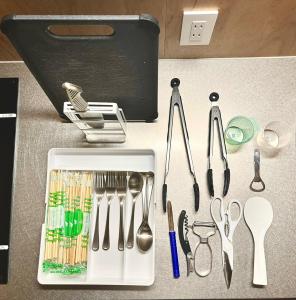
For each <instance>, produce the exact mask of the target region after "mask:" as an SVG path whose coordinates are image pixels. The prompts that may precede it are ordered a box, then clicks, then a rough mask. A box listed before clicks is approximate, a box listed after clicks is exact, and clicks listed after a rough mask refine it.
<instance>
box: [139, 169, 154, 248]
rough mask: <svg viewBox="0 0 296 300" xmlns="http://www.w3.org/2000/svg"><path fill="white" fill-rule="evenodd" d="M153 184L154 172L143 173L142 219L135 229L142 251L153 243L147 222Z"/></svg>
mask: <svg viewBox="0 0 296 300" xmlns="http://www.w3.org/2000/svg"><path fill="white" fill-rule="evenodd" d="M153 186H154V174H153V173H152V172H149V173H147V174H146V175H145V197H143V201H142V203H143V205H142V206H143V220H142V223H141V225H140V227H139V229H138V231H137V237H136V242H137V246H138V248H139V249H140V250H141V251H143V252H146V251H148V250H149V249H150V248H151V246H152V243H153V234H152V230H151V228H150V226H149V223H148V218H149V207H150V203H151V196H152V193H153ZM149 187H150V188H149ZM149 190H150V193H149Z"/></svg>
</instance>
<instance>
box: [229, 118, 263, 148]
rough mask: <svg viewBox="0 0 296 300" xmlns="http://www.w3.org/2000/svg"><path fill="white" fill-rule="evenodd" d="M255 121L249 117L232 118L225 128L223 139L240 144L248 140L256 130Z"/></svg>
mask: <svg viewBox="0 0 296 300" xmlns="http://www.w3.org/2000/svg"><path fill="white" fill-rule="evenodd" d="M257 127H258V126H257V125H256V122H255V121H254V120H252V119H250V118H247V117H243V116H237V117H234V118H232V119H231V120H230V121H229V122H228V124H227V127H226V129H225V140H226V142H227V143H228V144H230V145H242V144H245V143H247V142H248V141H250V140H251V139H252V138H253V137H254V135H255V132H256V131H257Z"/></svg>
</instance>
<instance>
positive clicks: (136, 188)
mask: <svg viewBox="0 0 296 300" xmlns="http://www.w3.org/2000/svg"><path fill="white" fill-rule="evenodd" d="M128 189H129V191H130V193H131V195H132V197H133V207H132V215H131V221H130V227H129V231H128V237H127V243H126V246H127V248H129V249H131V248H133V247H134V219H135V218H134V216H135V204H136V199H137V197H138V196H139V194H140V193H141V192H142V189H143V177H142V175H141V174H140V173H138V172H133V173H132V174H131V176H130V178H129V180H128Z"/></svg>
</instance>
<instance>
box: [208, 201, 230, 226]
mask: <svg viewBox="0 0 296 300" xmlns="http://www.w3.org/2000/svg"><path fill="white" fill-rule="evenodd" d="M217 201H219V202H220V212H219V213H220V218H221V219H220V220H218V219H217V218H216V217H215V216H216V214H215V213H214V205H215V202H217ZM210 210H211V215H212V219H213V220H214V222H215V223H216V225H217V227H218V229H219V231H220V232H222V231H224V225H225V223H226V217H225V211H224V205H223V200H222V199H221V198H214V199H213V200H212V202H211V205H210Z"/></svg>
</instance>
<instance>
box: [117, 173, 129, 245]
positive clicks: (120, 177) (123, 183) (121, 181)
mask: <svg viewBox="0 0 296 300" xmlns="http://www.w3.org/2000/svg"><path fill="white" fill-rule="evenodd" d="M126 176H127V172H119V173H118V174H117V196H118V199H119V205H120V219H119V236H118V250H120V251H123V250H124V229H123V204H124V201H125V198H126V189H127V178H126Z"/></svg>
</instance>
